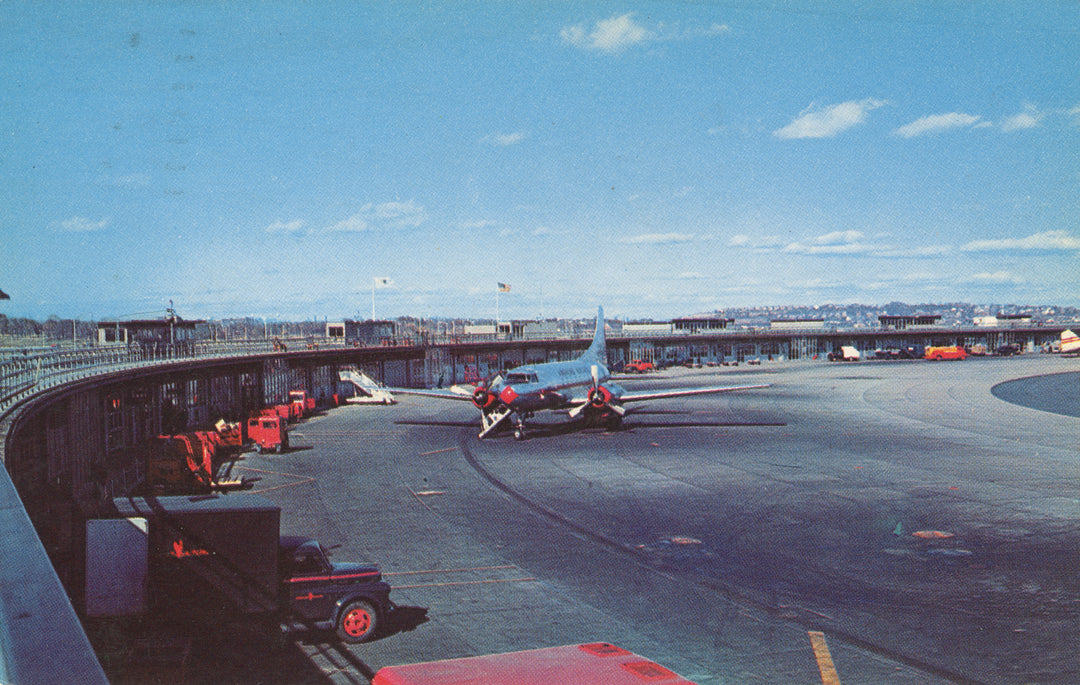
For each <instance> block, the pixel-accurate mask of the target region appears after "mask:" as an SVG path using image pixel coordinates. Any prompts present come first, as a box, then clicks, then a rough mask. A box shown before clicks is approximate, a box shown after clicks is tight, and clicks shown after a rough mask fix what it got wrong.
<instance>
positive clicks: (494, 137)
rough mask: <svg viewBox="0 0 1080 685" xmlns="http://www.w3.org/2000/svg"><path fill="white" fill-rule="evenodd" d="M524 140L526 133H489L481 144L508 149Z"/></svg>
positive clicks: (482, 139) (481, 140)
mask: <svg viewBox="0 0 1080 685" xmlns="http://www.w3.org/2000/svg"><path fill="white" fill-rule="evenodd" d="M522 140H525V132H524V131H515V132H513V133H489V134H488V135H486V136H484V137H483V138H481V139H480V142H482V143H487V144H489V145H499V146H501V147H507V146H510V145H517V144H518V143H520V142H521V141H522Z"/></svg>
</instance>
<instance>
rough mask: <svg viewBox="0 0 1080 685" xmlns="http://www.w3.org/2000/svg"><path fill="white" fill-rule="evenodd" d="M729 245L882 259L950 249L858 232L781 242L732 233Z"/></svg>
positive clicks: (941, 252) (826, 234)
mask: <svg viewBox="0 0 1080 685" xmlns="http://www.w3.org/2000/svg"><path fill="white" fill-rule="evenodd" d="M728 244H729V245H731V246H732V247H749V248H752V249H759V250H773V249H779V250H781V251H782V252H786V253H788V254H801V255H807V256H833V255H863V256H866V257H878V258H883V259H902V258H910V257H937V256H941V255H944V254H948V253H949V252H952V250H953V248H952V247H950V246H948V245H894V244H890V243H881V242H877V241H876V240H866V236H865V235H864V234H863V233H862V232H861V231H853V230H848V231H833V232H831V233H825V234H823V235H819V236H815V237H813V238H809V239H807V240H803V241H795V242H789V243H783V242H782V241H780V239H779V238H777V237H775V236H772V237H768V238H764V239H751V238H749V237H747V236H742V235H739V236H735V237H734V238H732V239H731V241H730V242H729V243H728Z"/></svg>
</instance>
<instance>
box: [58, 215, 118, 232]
mask: <svg viewBox="0 0 1080 685" xmlns="http://www.w3.org/2000/svg"><path fill="white" fill-rule="evenodd" d="M110 223H112V217H105V218H104V219H102V220H101V221H91V220H90V219H87V218H86V217H83V216H73V217H71V218H70V219H66V220H64V221H61V222H60V224H59V226H57V228H58V230H60V231H63V232H64V233H93V232H95V231H103V230H105V228H106V227H108V225H109V224H110Z"/></svg>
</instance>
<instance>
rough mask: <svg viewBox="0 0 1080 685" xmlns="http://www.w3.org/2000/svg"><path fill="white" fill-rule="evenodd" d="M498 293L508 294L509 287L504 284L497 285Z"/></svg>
mask: <svg viewBox="0 0 1080 685" xmlns="http://www.w3.org/2000/svg"><path fill="white" fill-rule="evenodd" d="M499 292H500V293H508V292H510V286H508V285H507V284H505V283H499Z"/></svg>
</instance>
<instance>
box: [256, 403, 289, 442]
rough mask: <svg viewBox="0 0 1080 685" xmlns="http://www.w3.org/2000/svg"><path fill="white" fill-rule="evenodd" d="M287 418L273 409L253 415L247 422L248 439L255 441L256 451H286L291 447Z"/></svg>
mask: <svg viewBox="0 0 1080 685" xmlns="http://www.w3.org/2000/svg"><path fill="white" fill-rule="evenodd" d="M286 421H287V419H285V418H282V417H281V416H280V415H279V414H277V413H276V412H274V411H273V410H266V411H264V412H263V413H261V414H259V415H257V416H252V417H251V418H249V419H248V422H247V433H248V440H251V441H253V442H254V443H255V451H256V452H284V451H285V450H287V449H289V431H288V429H287V428H286V426H285V423H286Z"/></svg>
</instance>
